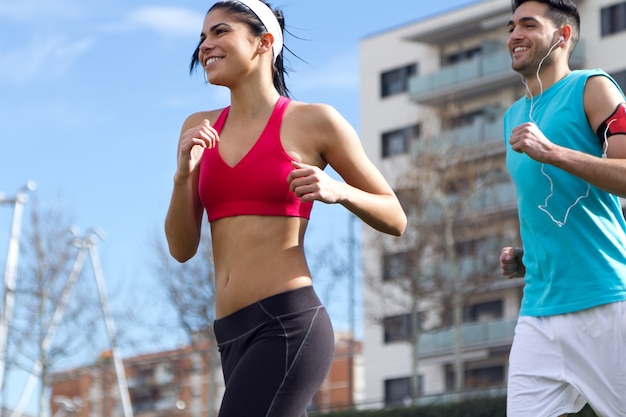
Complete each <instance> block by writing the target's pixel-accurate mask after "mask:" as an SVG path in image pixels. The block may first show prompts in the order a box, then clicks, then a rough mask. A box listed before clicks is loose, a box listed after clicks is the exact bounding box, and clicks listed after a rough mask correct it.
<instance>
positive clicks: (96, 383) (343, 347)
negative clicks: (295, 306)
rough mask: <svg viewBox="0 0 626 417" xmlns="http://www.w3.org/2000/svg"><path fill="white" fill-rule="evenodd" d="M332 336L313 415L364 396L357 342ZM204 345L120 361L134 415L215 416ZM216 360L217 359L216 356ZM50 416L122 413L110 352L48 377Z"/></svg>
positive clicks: (216, 382) (215, 380) (212, 366)
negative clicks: (331, 349) (333, 344)
mask: <svg viewBox="0 0 626 417" xmlns="http://www.w3.org/2000/svg"><path fill="white" fill-rule="evenodd" d="M350 343H351V340H350V338H349V337H346V336H345V335H341V334H337V335H336V351H335V360H334V361H333V364H332V366H331V370H330V372H329V374H328V377H327V378H326V380H325V381H324V383H323V384H322V387H321V388H320V390H319V392H318V393H317V394H316V396H315V398H314V399H313V401H312V402H311V405H310V406H309V409H310V410H311V411H321V412H325V411H331V410H342V409H348V408H350V406H351V404H354V399H358V398H359V397H360V396H362V384H359V383H355V382H351V378H353V379H352V381H356V380H357V379H360V380H362V378H360V377H361V376H362V360H361V344H360V343H359V342H354V344H353V345H352V346H351V344H350ZM213 352H214V351H213V350H211V349H210V346H209V345H208V344H207V343H203V344H198V345H196V346H186V347H182V348H180V349H175V350H170V351H164V352H156V353H152V354H146V355H139V356H135V357H131V358H127V359H125V360H124V361H123V363H124V370H125V375H126V380H127V385H128V391H129V395H130V400H131V404H132V410H133V415H134V416H135V417H161V416H163V417H165V416H167V417H211V416H216V415H217V411H218V409H219V405H220V401H221V397H222V395H223V392H224V383H223V379H222V370H221V367H220V365H219V361H213V362H211V358H212V357H211V355H212V353H213ZM214 359H215V358H214ZM51 386H52V395H51V401H50V406H51V410H52V415H53V416H54V415H55V413H57V412H59V410H61V411H63V407H70V408H72V410H71V412H64V413H63V414H64V416H65V417H69V416H72V417H122V416H124V410H123V407H122V401H121V398H120V390H119V385H118V381H117V379H116V374H115V368H114V364H113V358H112V357H111V354H110V352H105V353H103V354H102V355H101V357H100V358H99V360H98V361H97V363H95V364H93V365H89V366H84V367H80V368H76V369H71V370H66V371H62V372H57V373H54V374H53V375H52V378H51Z"/></svg>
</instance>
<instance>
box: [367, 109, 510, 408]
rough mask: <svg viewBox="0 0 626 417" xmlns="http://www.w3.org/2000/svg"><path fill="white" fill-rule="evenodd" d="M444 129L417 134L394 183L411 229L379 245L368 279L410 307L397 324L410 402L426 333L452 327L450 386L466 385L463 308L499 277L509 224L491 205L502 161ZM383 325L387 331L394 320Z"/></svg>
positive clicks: (495, 199) (460, 387) (393, 299)
mask: <svg viewBox="0 0 626 417" xmlns="http://www.w3.org/2000/svg"><path fill="white" fill-rule="evenodd" d="M436 119H437V120H445V118H444V117H442V115H439V117H438V118H436ZM431 128H432V126H431ZM445 132H455V130H454V129H452V130H448V131H446V130H444V133H441V129H440V128H435V129H431V132H427V133H426V134H424V135H422V136H421V137H419V138H415V139H414V141H413V143H412V145H413V146H412V156H411V158H410V164H408V167H407V168H406V170H405V171H406V172H403V174H402V175H401V176H399V177H400V178H401V180H399V181H398V183H397V184H396V188H397V189H398V196H399V198H400V199H401V202H402V204H403V207H405V210H406V211H407V214H408V217H409V225H410V227H409V228H408V229H407V232H406V234H405V236H404V237H403V238H402V239H401V241H400V242H396V243H394V244H391V245H390V244H385V245H383V249H382V250H383V253H384V255H383V268H382V269H383V270H382V281H383V282H382V283H381V279H380V276H381V274H380V273H374V274H370V275H372V277H371V278H370V279H368V283H369V285H370V286H372V284H373V285H375V286H376V289H375V291H376V292H377V293H378V294H380V295H381V298H384V299H386V302H387V303H388V304H389V303H391V304H393V306H394V307H395V308H396V309H398V307H399V306H400V309H403V310H404V311H409V314H408V316H405V317H408V324H407V323H401V322H399V323H398V326H399V327H400V330H401V331H402V332H405V333H406V329H407V327H408V328H410V332H408V335H405V336H407V337H406V340H407V342H409V343H410V344H411V347H412V369H413V372H412V382H413V383H412V389H413V392H412V396H413V399H415V398H417V396H418V392H419V386H418V382H419V379H418V358H419V341H420V335H421V334H422V333H423V332H424V331H432V330H438V329H442V328H450V327H452V328H454V331H455V342H454V350H455V352H454V358H455V359H454V376H455V381H454V389H455V391H456V392H457V393H460V392H461V391H462V390H463V389H464V387H465V381H464V374H465V372H464V365H463V360H462V349H463V341H462V338H461V326H462V322H463V307H464V304H465V302H466V300H467V298H468V297H470V296H471V295H472V294H475V293H477V292H479V291H481V290H483V289H485V288H487V287H488V286H489V285H490V284H492V283H493V282H494V281H495V280H496V279H498V278H499V275H498V274H497V255H498V253H499V247H500V245H501V241H502V236H503V235H504V234H506V233H507V232H508V231H509V229H510V224H507V223H506V219H501V218H497V216H498V215H497V214H495V213H496V211H497V210H495V211H490V209H489V207H492V206H497V205H498V203H499V201H498V200H499V198H501V197H500V196H499V195H498V192H497V187H498V185H499V184H501V183H502V182H503V181H508V176H507V175H506V171H505V167H504V161H503V158H501V156H500V155H498V154H494V153H490V152H486V151H485V147H484V145H485V143H484V142H481V138H480V137H479V138H476V143H474V144H471V145H470V146H467V144H465V143H461V141H462V140H463V139H464V138H463V137H454V135H453V134H450V133H447V134H446V133H445ZM382 284H384V285H382ZM385 310H386V309H383V311H385ZM370 311H371V310H370ZM378 319H380V317H379V318H378ZM390 324H391V325H390ZM385 327H386V329H387V331H392V329H393V323H387V326H385ZM391 337H393V335H391Z"/></svg>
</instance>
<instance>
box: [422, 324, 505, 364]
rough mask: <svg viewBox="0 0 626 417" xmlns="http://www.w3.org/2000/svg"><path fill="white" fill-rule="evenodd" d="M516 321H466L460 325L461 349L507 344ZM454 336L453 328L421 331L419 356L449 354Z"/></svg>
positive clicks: (452, 346)
mask: <svg viewBox="0 0 626 417" xmlns="http://www.w3.org/2000/svg"><path fill="white" fill-rule="evenodd" d="M516 323H517V319H505V320H497V321H489V322H481V323H466V324H464V325H463V326H461V340H462V344H463V349H464V350H466V349H467V348H488V347H493V346H502V345H509V344H511V343H512V342H513V335H514V333H515V324H516ZM454 337H455V331H454V329H453V328H450V329H446V330H441V331H437V332H428V333H422V334H421V335H420V339H419V354H420V356H423V357H426V356H428V357H432V356H439V355H446V354H451V353H452V352H453V351H454Z"/></svg>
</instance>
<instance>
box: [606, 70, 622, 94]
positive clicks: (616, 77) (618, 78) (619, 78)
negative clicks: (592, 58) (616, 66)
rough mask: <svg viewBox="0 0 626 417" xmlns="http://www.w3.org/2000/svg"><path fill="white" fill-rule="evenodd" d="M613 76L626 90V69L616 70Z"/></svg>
mask: <svg viewBox="0 0 626 417" xmlns="http://www.w3.org/2000/svg"><path fill="white" fill-rule="evenodd" d="M610 75H611V77H613V79H614V80H615V81H616V82H617V83H618V84H619V86H620V87H621V88H622V90H623V91H626V70H622V71H618V72H614V73H612V74H610Z"/></svg>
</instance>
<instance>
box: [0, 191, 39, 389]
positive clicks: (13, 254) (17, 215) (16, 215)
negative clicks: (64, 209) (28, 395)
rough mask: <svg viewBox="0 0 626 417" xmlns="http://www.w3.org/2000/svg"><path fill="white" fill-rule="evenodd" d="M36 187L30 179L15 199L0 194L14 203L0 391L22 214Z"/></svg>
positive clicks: (0, 331) (0, 334)
mask: <svg viewBox="0 0 626 417" xmlns="http://www.w3.org/2000/svg"><path fill="white" fill-rule="evenodd" d="M34 189H35V183H34V182H33V181H29V182H28V183H27V184H26V185H25V186H24V187H22V188H21V189H20V190H18V191H17V194H16V196H15V198H14V199H5V198H3V196H0V203H13V204H14V209H13V222H12V225H11V237H10V239H9V249H8V253H7V263H6V268H5V271H4V297H3V299H4V302H3V306H4V307H3V309H2V321H1V322H0V393H1V392H3V388H4V374H5V371H6V354H7V340H8V333H9V326H10V324H11V320H12V319H13V306H14V304H15V274H16V271H17V261H18V257H19V251H20V233H21V225H22V214H23V212H24V204H25V203H26V200H27V196H26V192H27V191H32V190H34Z"/></svg>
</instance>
